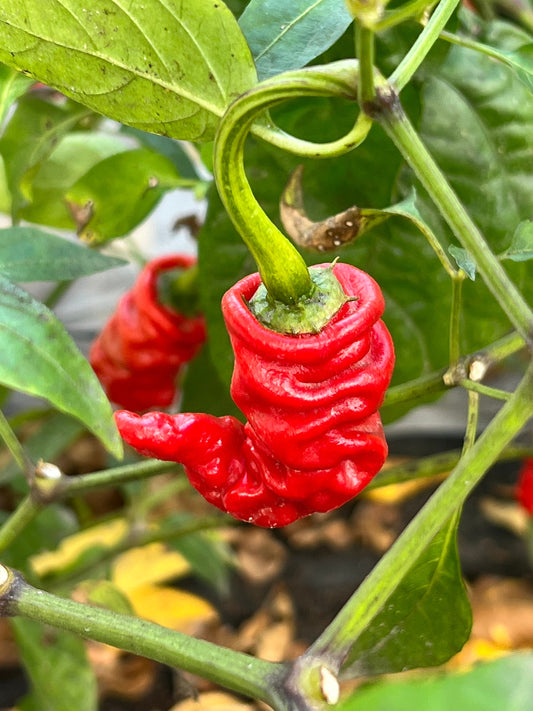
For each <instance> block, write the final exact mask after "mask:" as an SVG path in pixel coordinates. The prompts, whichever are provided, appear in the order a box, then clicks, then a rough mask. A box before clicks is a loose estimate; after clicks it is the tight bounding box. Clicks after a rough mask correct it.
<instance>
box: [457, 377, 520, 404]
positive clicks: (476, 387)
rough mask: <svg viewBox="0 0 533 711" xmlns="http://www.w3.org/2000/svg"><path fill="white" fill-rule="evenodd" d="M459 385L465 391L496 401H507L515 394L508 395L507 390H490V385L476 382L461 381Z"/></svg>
mask: <svg viewBox="0 0 533 711" xmlns="http://www.w3.org/2000/svg"><path fill="white" fill-rule="evenodd" d="M459 385H461V387H463V388H465V390H468V391H470V392H475V393H479V395H486V396H487V397H491V398H494V400H504V401H507V400H510V399H511V397H512V396H513V393H508V392H506V391H505V390H499V389H498V388H490V387H489V386H488V385H483V384H482V383H477V382H476V381H475V380H467V379H465V380H461V381H460V382H459Z"/></svg>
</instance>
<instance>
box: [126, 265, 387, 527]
mask: <svg viewBox="0 0 533 711" xmlns="http://www.w3.org/2000/svg"><path fill="white" fill-rule="evenodd" d="M322 266H324V267H326V266H327V267H328V268H329V265H322ZM333 269H334V274H335V276H336V277H337V278H338V280H339V282H340V284H341V286H342V287H343V289H344V291H345V293H346V294H347V295H348V296H350V297H352V300H350V301H348V302H347V303H346V304H344V306H342V308H341V309H340V310H339V311H338V312H337V313H336V314H335V316H334V317H333V318H332V319H331V320H330V321H329V323H328V324H327V325H326V326H325V327H324V328H323V329H322V330H321V331H320V332H319V333H317V334H303V335H298V336H291V335H284V334H280V333H277V332H274V331H270V330H268V329H267V328H265V327H264V326H262V325H261V324H260V323H259V321H257V319H256V318H255V316H253V314H252V313H251V312H250V310H249V309H248V307H247V305H246V302H247V301H249V300H250V299H251V298H252V296H253V295H254V293H255V292H256V290H257V288H258V286H259V284H260V277H259V275H258V274H252V275H251V276H248V277H246V278H245V279H243V280H241V281H240V282H238V283H237V284H236V285H235V286H234V287H233V288H232V289H230V290H229V291H228V292H227V293H226V294H225V295H224V298H223V300H222V311H223V314H224V319H225V321H226V325H227V328H228V332H229V335H230V338H231V342H232V345H233V349H234V352H235V369H234V373H233V379H232V385H231V394H232V397H233V399H234V401H235V403H236V405H237V406H238V407H239V408H240V409H241V410H242V411H243V413H244V414H245V415H246V417H247V418H248V422H247V423H246V424H245V425H243V424H242V423H241V422H239V421H238V420H236V419H234V418H233V417H220V418H217V417H213V416H211V415H205V414H195V413H184V414H178V415H167V414H165V413H157V412H153V413H148V414H146V415H144V416H142V417H138V416H137V415H134V414H133V413H131V412H126V411H120V412H117V413H116V421H117V424H118V427H119V430H120V432H121V434H122V436H123V437H124V439H125V440H126V442H128V444H130V445H132V446H133V447H134V448H135V449H137V450H138V451H139V452H141V453H142V454H145V455H147V456H151V457H156V458H159V459H165V460H170V461H176V462H181V463H182V464H183V465H184V466H185V471H186V473H187V476H188V477H189V480H190V481H191V483H192V485H193V486H194V487H195V488H196V489H197V490H198V491H199V492H200V493H201V494H202V495H203V496H204V497H205V498H206V499H207V501H209V502H210V503H212V504H214V505H215V506H217V507H218V508H219V509H222V510H223V511H226V512H228V513H229V514H231V515H232V516H234V517H235V518H238V519H241V520H243V521H247V522H249V523H254V524H256V525H258V526H264V527H279V526H286V525H287V524H289V523H291V522H292V521H295V520H296V519H298V518H302V517H303V516H307V515H309V514H311V513H314V512H325V511H330V510H331V509H334V508H337V507H338V506H341V505H342V504H344V503H345V502H347V501H349V500H350V499H351V498H352V497H354V496H355V495H356V494H358V493H359V492H360V491H361V489H363V488H364V487H365V486H366V485H367V484H368V483H369V481H370V480H371V479H372V478H373V476H374V475H375V474H376V473H377V472H378V471H379V469H380V468H381V467H382V465H383V463H384V461H385V458H386V456H387V444H386V442H385V437H384V433H383V428H382V425H381V420H380V417H379V414H378V413H377V408H378V407H379V406H380V405H381V403H382V400H383V397H384V394H385V390H386V388H387V386H388V384H389V381H390V378H391V375H392V369H393V366H394V351H393V345H392V340H391V337H390V335H389V332H388V331H387V329H386V327H385V325H384V324H383V322H382V321H380V317H381V314H382V313H383V309H384V301H383V296H382V294H381V291H380V289H379V286H378V285H377V284H376V282H375V281H374V280H373V279H372V278H371V277H370V276H368V274H365V273H364V272H362V271H360V270H359V269H356V268H355V267H352V266H350V265H347V264H336V265H335V266H334V268H333Z"/></svg>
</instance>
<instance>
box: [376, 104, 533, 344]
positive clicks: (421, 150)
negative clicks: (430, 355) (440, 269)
mask: <svg viewBox="0 0 533 711" xmlns="http://www.w3.org/2000/svg"><path fill="white" fill-rule="evenodd" d="M376 118H377V119H378V120H379V122H380V123H381V124H382V126H383V127H384V129H385V131H386V132H387V133H388V134H389V136H390V138H391V139H392V140H393V142H394V143H395V144H396V146H397V148H398V149H399V150H400V152H401V153H402V155H403V157H404V158H405V160H406V161H407V163H408V164H409V166H410V167H411V168H412V170H413V171H414V173H415V174H416V176H417V177H418V179H419V180H420V182H421V183H422V185H423V186H424V187H425V189H426V190H427V192H428V193H429V195H430V197H431V198H432V200H433V202H434V203H435V205H436V206H437V207H438V208H439V211H440V212H441V214H442V216H443V217H444V219H445V220H446V222H447V223H448V225H449V226H450V228H451V230H452V232H453V233H454V234H455V236H456V237H457V239H458V240H459V242H460V243H461V244H462V246H463V247H464V249H466V250H467V251H468V252H469V253H470V254H471V256H472V257H473V258H474V260H475V262H476V266H477V268H478V270H479V272H480V274H481V276H482V277H483V279H484V281H485V283H486V285H487V286H488V288H489V290H490V291H491V292H492V294H493V295H494V297H495V298H496V300H497V301H498V303H499V304H500V306H501V307H502V309H503V310H504V311H505V313H506V314H507V316H508V318H509V319H510V321H511V323H512V324H513V325H514V327H515V328H516V329H517V331H519V333H520V334H521V335H522V336H523V337H524V339H525V340H526V342H528V343H530V344H533V313H532V312H531V309H530V308H529V306H528V304H527V303H526V301H525V300H524V298H523V296H522V295H521V293H520V292H519V291H518V289H517V288H516V286H515V285H514V283H513V282H512V281H511V280H510V279H509V277H508V276H507V273H506V272H505V270H504V269H503V267H502V265H501V264H500V262H499V261H498V259H497V258H496V257H495V256H494V254H493V253H492V251H491V250H490V249H489V247H488V245H487V243H486V242H485V239H484V238H483V235H482V234H481V232H480V231H479V229H478V228H477V227H476V225H475V224H474V222H473V221H472V219H471V218H470V216H469V215H468V213H467V212H466V210H465V208H464V207H463V205H462V203H461V202H460V201H459V199H458V197H457V195H456V194H455V193H454V191H453V190H452V188H451V187H450V185H449V184H448V182H447V181H446V178H445V177H444V175H443V173H442V172H441V170H440V169H439V167H438V166H437V164H436V163H435V161H434V160H433V158H432V156H431V155H430V154H429V152H428V150H427V149H426V147H425V146H424V144H423V143H422V141H421V140H420V138H419V136H418V134H417V133H416V131H415V130H414V128H413V126H412V124H411V123H410V121H409V119H408V118H407V116H406V115H405V113H404V111H403V109H402V107H401V105H400V103H399V101H397V100H396V101H394V100H391V97H390V95H388V94H387V95H385V96H384V99H383V101H382V102H381V111H377V112H376Z"/></svg>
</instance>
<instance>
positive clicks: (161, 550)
mask: <svg viewBox="0 0 533 711" xmlns="http://www.w3.org/2000/svg"><path fill="white" fill-rule="evenodd" d="M189 570H190V566H189V563H188V562H187V561H186V560H185V558H184V557H183V556H182V555H181V553H178V552H177V551H170V550H167V548H166V547H165V546H164V545H163V544H162V543H150V544H149V545H147V546H142V548H132V549H131V550H129V551H127V552H126V553H123V554H122V555H120V556H119V557H118V558H117V559H116V561H115V564H114V566H113V572H112V574H111V579H112V581H113V582H114V583H115V585H116V586H117V587H118V588H120V589H121V590H123V591H124V592H126V593H128V596H129V594H130V592H131V591H132V590H135V588H138V587H140V586H141V585H147V584H154V583H163V582H165V581H167V580H172V579H174V578H179V577H181V576H183V575H186V574H187V573H188V572H189Z"/></svg>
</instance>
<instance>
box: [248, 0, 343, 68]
mask: <svg viewBox="0 0 533 711" xmlns="http://www.w3.org/2000/svg"><path fill="white" fill-rule="evenodd" d="M351 23H352V17H351V15H350V14H349V12H348V10H347V9H346V5H345V3H344V0H293V1H292V2H289V3H287V2H286V1H285V0H251V2H250V3H249V4H248V5H247V7H246V9H245V11H244V12H243V13H242V15H241V17H240V19H239V25H240V28H241V30H242V31H243V33H244V36H245V37H246V39H247V41H248V44H249V46H250V49H251V50H252V54H253V57H254V59H255V65H256V67H257V73H258V75H259V79H261V80H262V79H268V78H269V77H271V76H274V75H275V74H279V73H281V72H284V71H287V70H289V69H299V68H300V67H304V66H305V65H306V64H308V63H309V62H310V61H311V60H312V59H315V57H318V55H320V54H322V53H323V52H325V51H326V50H327V49H329V47H331V46H332V45H333V44H334V43H335V42H336V41H337V40H338V39H339V37H340V36H341V35H342V34H343V32H344V31H345V30H346V29H347V28H348V27H349V26H350V25H351Z"/></svg>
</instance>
